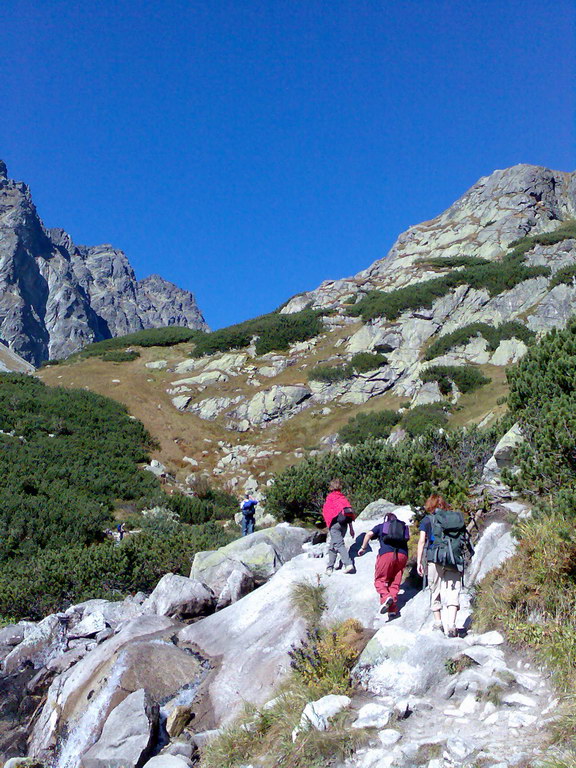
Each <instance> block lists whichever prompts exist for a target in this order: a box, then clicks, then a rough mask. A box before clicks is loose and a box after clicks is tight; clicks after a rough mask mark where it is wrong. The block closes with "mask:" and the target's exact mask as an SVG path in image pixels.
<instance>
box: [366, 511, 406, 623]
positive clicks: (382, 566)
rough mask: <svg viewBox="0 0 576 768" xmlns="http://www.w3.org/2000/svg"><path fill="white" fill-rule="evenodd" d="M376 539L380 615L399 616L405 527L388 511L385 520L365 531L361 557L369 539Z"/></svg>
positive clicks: (375, 583) (376, 574)
mask: <svg viewBox="0 0 576 768" xmlns="http://www.w3.org/2000/svg"><path fill="white" fill-rule="evenodd" d="M373 538H378V540H379V541H380V549H379V551H378V557H377V558H376V568H375V570H374V586H375V587H376V591H377V592H378V594H379V595H380V613H387V614H388V616H390V617H392V616H396V615H397V614H398V591H399V589H400V583H401V581H402V573H403V571H404V568H405V567H406V563H407V562H408V539H409V538H410V533H409V531H408V526H407V525H406V524H405V523H403V522H402V520H398V518H397V517H396V515H395V514H393V513H392V512H389V513H388V514H387V515H386V517H385V518H384V520H383V521H382V522H381V523H380V524H379V525H376V526H375V527H374V528H372V530H371V531H368V532H367V533H366V535H365V536H364V541H363V542H362V546H361V548H360V550H359V552H358V555H360V556H361V555H363V554H364V553H365V552H366V549H367V547H368V542H369V541H370V539H373Z"/></svg>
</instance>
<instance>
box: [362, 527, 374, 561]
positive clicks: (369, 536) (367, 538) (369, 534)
mask: <svg viewBox="0 0 576 768" xmlns="http://www.w3.org/2000/svg"><path fill="white" fill-rule="evenodd" d="M373 538H374V532H373V531H368V532H367V533H365V534H364V541H363V542H362V546H361V547H360V549H359V550H358V554H359V555H360V556H362V555H363V554H364V553H365V552H366V549H367V548H368V542H369V541H370V539H373Z"/></svg>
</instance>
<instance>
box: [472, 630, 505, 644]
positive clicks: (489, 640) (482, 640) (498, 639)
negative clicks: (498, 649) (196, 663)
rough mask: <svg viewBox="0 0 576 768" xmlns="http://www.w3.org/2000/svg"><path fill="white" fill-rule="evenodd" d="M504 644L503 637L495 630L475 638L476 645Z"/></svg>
mask: <svg viewBox="0 0 576 768" xmlns="http://www.w3.org/2000/svg"><path fill="white" fill-rule="evenodd" d="M503 642H504V637H503V635H501V634H500V632H497V631H496V630H495V629H494V630H492V631H491V632H484V633H483V634H482V635H477V636H476V637H475V638H474V645H502V643H503Z"/></svg>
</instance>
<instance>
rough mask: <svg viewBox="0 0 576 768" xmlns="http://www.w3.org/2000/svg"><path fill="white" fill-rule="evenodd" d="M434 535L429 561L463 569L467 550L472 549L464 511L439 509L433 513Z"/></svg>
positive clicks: (459, 569)
mask: <svg viewBox="0 0 576 768" xmlns="http://www.w3.org/2000/svg"><path fill="white" fill-rule="evenodd" d="M432 536H433V539H432V546H431V548H430V549H429V551H428V561H429V562H431V563H438V565H445V566H447V567H448V568H454V569H455V570H458V571H463V570H464V558H465V550H466V549H468V550H470V542H469V538H468V531H467V530H466V523H465V522H464V517H463V516H462V513H461V512H457V511H456V510H454V509H437V510H436V512H435V513H434V514H433V515H432Z"/></svg>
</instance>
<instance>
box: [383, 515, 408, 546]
mask: <svg viewBox="0 0 576 768" xmlns="http://www.w3.org/2000/svg"><path fill="white" fill-rule="evenodd" d="M380 541H381V542H382V543H383V544H387V545H388V546H389V547H394V549H406V526H405V524H404V523H403V522H402V520H398V518H397V517H396V515H393V514H391V513H389V514H387V515H386V517H385V518H384V522H383V523H382V534H381V536H380Z"/></svg>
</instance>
